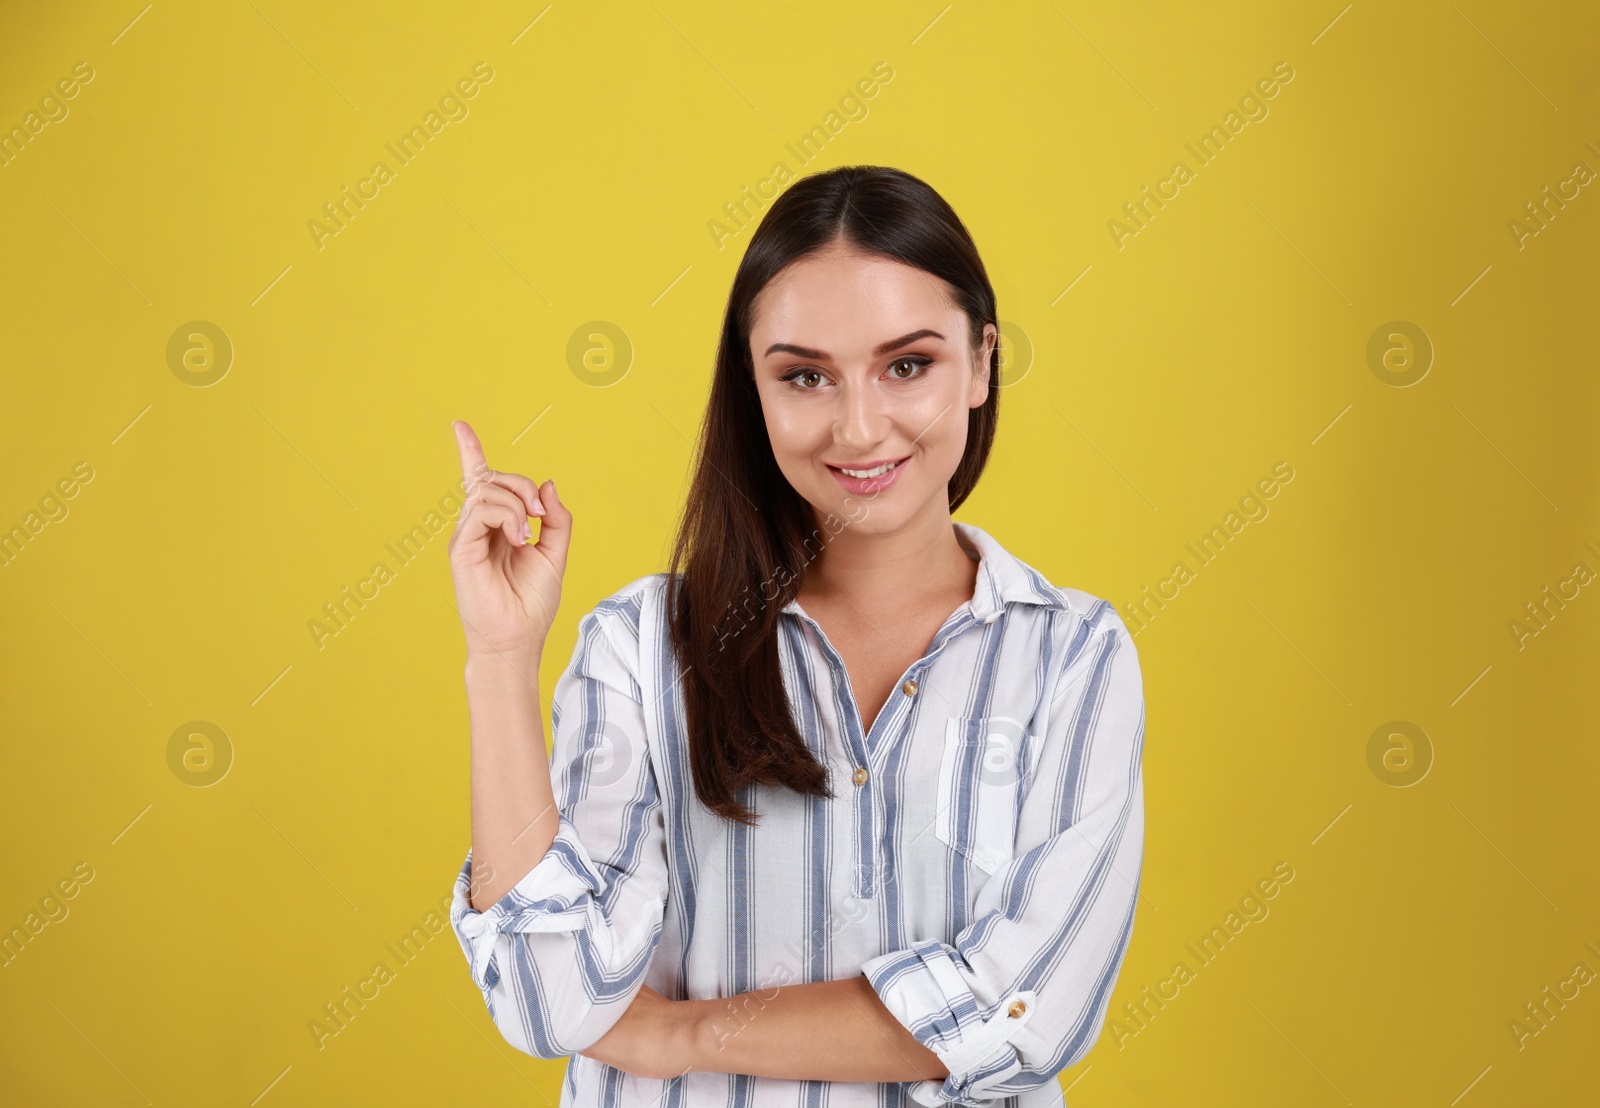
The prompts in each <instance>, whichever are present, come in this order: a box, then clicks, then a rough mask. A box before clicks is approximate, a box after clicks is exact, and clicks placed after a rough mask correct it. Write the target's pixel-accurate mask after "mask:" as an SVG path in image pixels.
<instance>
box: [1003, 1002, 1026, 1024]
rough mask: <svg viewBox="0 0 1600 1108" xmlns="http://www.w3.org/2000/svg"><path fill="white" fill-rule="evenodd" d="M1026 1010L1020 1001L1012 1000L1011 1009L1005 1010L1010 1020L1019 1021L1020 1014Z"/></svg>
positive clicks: (1024, 1004)
mask: <svg viewBox="0 0 1600 1108" xmlns="http://www.w3.org/2000/svg"><path fill="white" fill-rule="evenodd" d="M1027 1010H1028V1005H1027V1004H1026V1003H1024V1002H1023V1001H1020V1000H1013V1001H1012V1002H1011V1007H1010V1008H1007V1009H1006V1015H1008V1016H1010V1017H1011V1018H1012V1019H1014V1020H1015V1019H1021V1018H1022V1014H1023V1013H1024V1012H1026V1011H1027Z"/></svg>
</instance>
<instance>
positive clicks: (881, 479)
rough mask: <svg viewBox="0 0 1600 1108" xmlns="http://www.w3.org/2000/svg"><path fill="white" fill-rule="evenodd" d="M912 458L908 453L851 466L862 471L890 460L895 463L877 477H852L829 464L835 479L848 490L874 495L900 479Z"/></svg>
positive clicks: (861, 494) (874, 467)
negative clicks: (898, 456)
mask: <svg viewBox="0 0 1600 1108" xmlns="http://www.w3.org/2000/svg"><path fill="white" fill-rule="evenodd" d="M910 459H911V456H910V455H909V454H907V455H905V456H903V457H900V458H880V459H878V460H877V461H874V462H868V463H866V464H864V465H852V466H851V467H850V468H851V469H854V470H857V471H861V470H870V469H876V468H877V467H879V466H881V465H886V464H888V463H890V462H894V463H895V466H894V468H893V469H891V470H889V471H887V472H886V473H881V474H879V475H878V476H876V477H852V476H850V475H849V474H848V473H845V472H844V471H843V470H842V469H841V468H840V467H838V466H836V465H828V471H829V472H830V473H832V474H833V479H834V480H835V481H838V482H839V484H840V485H842V486H843V487H844V488H845V490H846V491H847V492H852V493H855V494H856V495H858V496H873V495H876V494H877V493H880V492H882V491H883V490H885V489H887V488H889V487H890V486H891V485H893V484H894V483H895V482H896V481H898V480H899V479H900V474H901V472H902V471H904V469H905V468H906V463H907V462H908V461H910ZM824 464H827V463H824Z"/></svg>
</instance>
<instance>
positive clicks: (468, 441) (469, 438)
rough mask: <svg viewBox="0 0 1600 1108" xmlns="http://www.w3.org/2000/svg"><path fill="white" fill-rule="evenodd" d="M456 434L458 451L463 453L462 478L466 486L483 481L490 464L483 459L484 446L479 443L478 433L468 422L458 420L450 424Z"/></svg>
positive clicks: (469, 486)
mask: <svg viewBox="0 0 1600 1108" xmlns="http://www.w3.org/2000/svg"><path fill="white" fill-rule="evenodd" d="M450 426H451V427H453V428H455V432H456V449H457V450H459V451H460V452H461V477H462V479H463V480H464V481H465V483H466V486H467V487H468V488H471V487H472V486H473V484H474V483H475V482H477V481H479V480H482V477H483V474H484V473H485V472H486V471H487V470H488V468H489V463H488V462H486V461H484V458H483V444H482V443H480V442H479V441H478V436H477V433H476V432H474V431H473V429H472V425H471V424H470V423H468V422H467V421H466V420H463V419H458V420H455V421H454V422H452V423H451V424H450Z"/></svg>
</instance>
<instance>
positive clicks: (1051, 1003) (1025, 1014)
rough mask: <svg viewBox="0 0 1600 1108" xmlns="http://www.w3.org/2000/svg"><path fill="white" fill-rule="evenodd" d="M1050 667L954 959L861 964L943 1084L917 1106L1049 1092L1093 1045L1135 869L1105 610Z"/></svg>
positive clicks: (1125, 710)
mask: <svg viewBox="0 0 1600 1108" xmlns="http://www.w3.org/2000/svg"><path fill="white" fill-rule="evenodd" d="M1085 627H1086V629H1087V632H1086V634H1085V637H1084V639H1083V641H1081V643H1078V642H1075V643H1074V644H1073V645H1072V646H1071V647H1069V648H1068V649H1067V650H1064V651H1063V652H1062V655H1063V657H1064V658H1065V661H1064V663H1063V666H1062V669H1061V670H1060V672H1059V674H1058V676H1057V678H1056V681H1055V685H1054V690H1053V692H1052V694H1051V696H1050V699H1049V705H1050V707H1049V712H1048V716H1047V719H1046V720H1045V721H1044V722H1042V723H1041V724H1040V725H1039V726H1040V727H1041V728H1042V729H1043V741H1042V742H1041V744H1040V746H1039V750H1038V756H1037V758H1036V760H1035V762H1034V768H1033V772H1032V774H1031V780H1030V781H1029V783H1028V785H1027V792H1026V795H1025V796H1024V798H1023V800H1022V804H1021V809H1020V812H1019V816H1018V823H1017V842H1016V847H1015V853H1014V854H1013V856H1012V858H1011V860H1010V861H1009V862H1008V863H1006V864H1005V865H1004V866H1002V867H1000V868H998V869H997V870H996V871H995V873H994V874H993V875H992V876H990V877H989V878H988V879H987V880H986V881H985V883H984V885H983V887H982V888H981V889H980V890H979V891H978V894H977V899H976V903H975V906H974V910H973V920H972V923H971V924H970V925H969V926H968V927H966V928H964V929H963V930H962V931H961V932H960V933H959V934H958V935H957V936H956V938H955V942H954V943H945V942H941V941H937V940H924V941H921V942H917V943H915V944H913V945H912V946H911V947H909V948H908V949H905V950H899V951H895V952H892V953H888V954H884V955H881V956H879V957H876V958H872V959H870V960H868V961H867V962H866V963H864V965H863V967H862V972H863V973H864V974H866V976H867V978H868V980H869V981H870V982H871V984H872V987H873V989H874V990H875V991H876V992H877V993H878V995H879V997H880V998H881V999H882V1000H883V1002H884V1004H885V1006H886V1007H888V1009H889V1010H890V1011H891V1012H892V1013H893V1014H894V1015H895V1017H896V1018H897V1019H899V1020H900V1021H901V1022H902V1023H904V1024H905V1025H906V1027H907V1028H908V1029H909V1030H910V1031H911V1033H912V1034H913V1035H914V1036H915V1037H916V1039H917V1041H918V1042H920V1043H922V1044H923V1045H924V1046H926V1047H928V1049H930V1050H932V1051H933V1052H934V1053H935V1054H937V1055H938V1056H939V1058H940V1060H941V1061H943V1062H944V1064H945V1067H946V1069H947V1070H948V1071H949V1076H948V1077H947V1078H945V1079H944V1080H943V1081H942V1082H941V1081H921V1082H917V1083H915V1084H913V1085H912V1087H911V1090H910V1092H911V1095H912V1097H913V1098H914V1099H916V1100H917V1101H918V1102H920V1103H922V1104H926V1105H946V1104H954V1105H972V1106H976V1105H982V1104H985V1103H986V1102H988V1101H992V1100H997V1099H1000V1098H1004V1097H1007V1096H1011V1095H1014V1094H1017V1093H1021V1092H1025V1091H1027V1090H1029V1089H1034V1088H1038V1087H1040V1086H1043V1085H1045V1084H1046V1083H1047V1082H1053V1081H1055V1080H1056V1079H1057V1075H1058V1074H1059V1073H1060V1072H1061V1071H1062V1070H1063V1069H1065V1068H1066V1067H1067V1066H1070V1065H1072V1064H1073V1063H1075V1062H1077V1061H1078V1060H1079V1059H1081V1058H1082V1057H1083V1056H1084V1055H1085V1054H1087V1053H1088V1051H1089V1048H1090V1047H1092V1046H1093V1045H1094V1043H1095V1040H1096V1039H1097V1038H1098V1037H1099V1034H1100V1029H1101V1026H1102V1025H1103V1024H1104V1022H1105V1016H1106V1009H1107V1007H1108V1006H1109V1004H1110V997H1111V987H1112V984H1113V982H1114V981H1115V980H1116V976H1117V972H1118V970H1119V969H1120V968H1121V966H1122V959H1123V955H1124V954H1125V953H1126V951H1127V947H1128V941H1129V938H1130V936H1131V935H1132V931H1133V916H1134V905H1135V902H1136V901H1137V899H1138V893H1139V879H1140V866H1141V863H1142V861H1143V854H1144V790H1143V774H1142V768H1141V761H1142V749H1143V744H1144V691H1143V681H1142V677H1141V674H1140V669H1139V659H1138V654H1137V652H1136V651H1135V649H1134V645H1133V638H1132V636H1131V635H1129V634H1128V631H1127V628H1126V626H1125V625H1124V624H1123V622H1122V620H1121V619H1120V618H1119V617H1118V616H1117V615H1116V613H1115V610H1114V609H1112V608H1111V607H1110V605H1105V606H1104V607H1103V608H1101V609H1100V610H1099V612H1098V613H1097V618H1096V620H1095V622H1094V623H1092V624H1085Z"/></svg>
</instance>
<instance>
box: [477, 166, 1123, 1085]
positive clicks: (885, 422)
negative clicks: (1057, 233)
mask: <svg viewBox="0 0 1600 1108" xmlns="http://www.w3.org/2000/svg"><path fill="white" fill-rule="evenodd" d="M997 338H998V332H997V316H996V314H995V298H994V291H993V289H992V288H991V286H990V284H989V280H988V277H987V275H986V273H985V271H984V268H983V264H982V262H981V260H980V259H979V257H978V253H977V250H976V248H975V247H974V245H973V243H972V240H971V238H970V237H969V235H968V233H967V231H966V228H965V227H964V226H963V225H962V223H961V222H960V220H959V219H958V218H957V217H956V215H955V213H954V212H953V211H951V209H950V207H949V206H948V205H947V204H946V203H945V202H944V200H943V199H942V198H941V197H940V196H939V195H938V194H937V193H935V192H934V191H933V190H932V189H931V188H929V187H928V186H927V185H926V184H924V183H923V182H921V181H920V180H918V179H916V178H914V177H912V176H910V175H908V174H905V173H903V172H900V171H898V170H893V169H885V168H877V167H861V166H849V167H844V168H840V169H835V170H831V171H829V172H826V173H820V174H817V175H815V176H811V177H807V178H803V179H801V180H799V181H798V182H796V183H795V184H794V185H793V186H791V187H790V188H789V189H788V191H786V192H785V193H784V194H783V195H781V196H780V197H779V198H778V199H777V200H776V202H775V203H774V204H773V205H772V207H771V208H770V209H769V210H768V211H767V213H766V215H765V216H764V218H763V219H762V222H761V225H760V227H759V229H758V230H757V231H756V232H755V234H754V235H753V236H752V238H751V241H750V245H749V248H748V251H747V253H746V254H745V256H744V258H743V260H742V261H741V263H740V265H739V269H738V272H737V274H736V275H735V277H734V282H733V289H732V293H731V295H730V297H729V301H728V309H727V313H726V316H725V319H724V323H723V330H722V339H721V344H720V347H719V349H718V353H717V364H716V370H715V376H714V378H713V381H712V385H711V394H710V400H709V405H708V411H707V413H706V418H705V421H704V427H703V430H702V435H701V442H700V449H699V452H698V458H697V461H696V469H695V473H694V478H693V483H692V486H691V489H690V492H689V497H688V504H687V507H686V510H685V512H684V517H683V523H682V527H681V530H680V532H679V535H678V542H677V547H676V550H675V552H674V555H673V559H672V568H671V570H670V571H669V572H667V573H657V574H652V575H650V576H647V577H642V578H639V579H638V580H636V581H634V582H633V583H631V584H629V585H628V586H627V587H626V588H624V589H622V590H621V591H620V592H617V593H616V594H614V595H613V596H611V597H609V598H608V599H606V600H605V601H603V602H602V603H600V604H599V605H598V606H596V608H595V609H594V611H593V612H591V613H590V614H588V615H586V616H585V617H584V618H583V619H582V621H581V622H580V624H579V628H578V642H577V646H576V648H575V650H574V653H573V657H572V661H571V664H570V665H569V667H568V668H567V670H566V672H565V673H564V674H563V675H562V677H561V678H560V680H559V681H558V682H557V684H556V688H555V695H554V697H553V702H552V709H551V714H552V726H553V727H554V730H555V737H554V742H553V755H552V761H551V763H550V764H548V765H547V764H546V761H545V744H544V732H543V725H542V722H541V702H540V696H539V689H538V674H539V659H540V655H541V652H542V649H543V646H544V643H545V638H546V635H547V633H548V631H549V628H550V625H551V621H552V620H553V619H554V616H555V613H556V607H557V603H558V601H559V599H560V588H561V578H562V574H563V571H564V569H565V564H566V554H567V549H568V542H569V539H570V535H571V526H572V516H571V513H570V512H568V510H567V508H566V507H565V506H564V505H563V504H562V502H561V500H560V498H559V496H558V495H557V493H556V487H555V482H554V481H553V480H549V481H546V482H544V483H543V484H542V485H535V484H534V482H533V481H531V480H529V479H528V478H526V477H523V476H519V475H516V474H509V473H501V472H498V471H495V470H490V469H488V467H487V465H486V464H485V462H484V458H483V454H482V450H481V448H480V446H479V444H478V440H477V438H476V437H475V436H474V435H473V433H472V430H471V428H470V427H468V426H467V425H466V424H464V423H463V424H457V425H456V434H457V441H458V445H459V447H460V453H461V461H462V468H463V472H464V474H465V475H466V477H467V479H468V480H469V481H472V482H474V483H475V485H476V489H475V492H474V495H473V496H472V497H471V500H470V502H469V503H468V505H467V507H466V508H464V509H463V511H462V514H461V517H460V520H459V522H458V525H457V528H456V532H455V535H454V537H453V538H452V539H451V543H450V552H451V567H452V572H453V575H454V580H455V589H456V595H457V599H458V601H459V610H460V613H461V618H462V623H463V626H464V629H465V631H466V635H467V644H468V651H467V663H466V685H467V700H468V704H469V708H470V711H471V743H472V849H471V850H470V851H469V852H468V854H467V859H466V863H465V864H464V865H463V866H462V868H461V872H460V874H459V876H458V877H457V880H456V884H455V902H454V906H453V908H452V911H451V924H452V926H453V927H454V929H455V932H456V934H457V937H458V938H459V939H460V941H461V945H462V949H463V951H465V953H466V955H467V959H468V961H469V963H470V965H471V971H472V976H473V980H474V981H476V982H477V984H478V985H479V987H480V988H481V989H482V990H483V994H484V999H485V1002H486V1003H487V1005H488V1007H489V1010H490V1012H491V1014H492V1016H493V1019H494V1021H495V1023H496V1025H497V1026H498V1027H499V1029H500V1031H501V1033H502V1034H503V1035H504V1036H505V1037H506V1039H507V1040H508V1041H509V1042H510V1043H511V1044H512V1045H514V1046H515V1047H517V1049H519V1050H522V1051H524V1052H526V1053H529V1054H532V1055H534V1056H537V1057H541V1058H558V1057H562V1056H566V1055H575V1056H574V1057H572V1058H571V1061H570V1062H569V1064H568V1067H567V1074H566V1082H565V1085H564V1089H563V1093H562V1099H561V1103H562V1105H563V1108H570V1106H598V1105H639V1106H646V1105H649V1106H654V1105H662V1106H663V1108H665V1106H673V1105H689V1106H693V1108H701V1106H704V1105H723V1104H726V1105H730V1106H732V1105H741V1106H742V1105H749V1106H754V1108H764V1106H775V1105H802V1104H807V1105H809V1104H819V1105H820V1104H824V1103H826V1104H827V1105H829V1106H831V1108H843V1106H853V1105H869V1104H870V1105H874V1106H882V1105H889V1104H906V1103H909V1102H910V1101H912V1100H914V1101H916V1102H918V1103H922V1104H929V1105H932V1104H959V1105H976V1104H981V1103H985V1102H988V1101H994V1100H999V1101H1002V1102H1003V1103H1005V1104H1007V1105H1029V1106H1031V1105H1044V1104H1059V1103H1060V1102H1061V1091H1060V1085H1059V1082H1058V1081H1057V1078H1056V1075H1057V1074H1058V1073H1059V1072H1060V1071H1061V1070H1062V1069H1063V1068H1064V1067H1066V1066H1068V1065H1071V1064H1072V1063H1073V1062H1075V1061H1077V1060H1078V1059H1079V1058H1081V1057H1082V1056H1083V1055H1084V1054H1085V1053H1086V1052H1087V1051H1088V1050H1089V1048H1090V1047H1091V1046H1092V1045H1093V1044H1094V1041H1095V1039H1096V1037H1097V1036H1098V1034H1099V1031H1100V1027H1101V1024H1102V1022H1103V1021H1104V1018H1105V1012H1106V1007H1107V1005H1108V1003H1109V998H1110V993H1111V986H1112V983H1113V981H1114V980H1115V978H1116V974H1117V971H1118V969H1119V968H1120V966H1121V964H1122V958H1123V954H1124V952H1125V950H1126V948H1127V943H1128V938H1129V935H1130V933H1131V930H1132V926H1133V910H1134V903H1135V900H1136V898H1137V895H1138V879H1139V870H1140V862H1141V858H1142V851H1143V826H1144V822H1143V786H1142V777H1141V770H1140V765H1141V762H1140V753H1141V748H1142V744H1143V735H1144V701H1143V695H1142V687H1141V678H1140V670H1139V663H1138V658H1137V655H1136V653H1135V650H1134V646H1133V641H1132V639H1131V637H1130V636H1129V634H1128V631H1127V629H1126V628H1125V627H1124V625H1123V623H1122V621H1121V619H1120V618H1119V617H1118V616H1117V613H1116V611H1115V610H1114V609H1113V608H1112V606H1111V605H1110V604H1108V603H1106V602H1105V601H1103V600H1099V599H1097V598H1096V597H1094V596H1091V595H1089V594H1088V593H1085V592H1082V591H1080V590H1077V589H1071V588H1057V587H1054V586H1052V585H1051V584H1050V583H1049V582H1048V581H1047V580H1046V579H1045V578H1044V577H1043V576H1041V575H1040V574H1039V573H1038V572H1036V571H1035V570H1033V569H1032V568H1030V567H1029V566H1028V565H1026V564H1025V563H1023V562H1021V561H1020V560H1018V559H1017V558H1015V557H1013V556H1012V555H1011V554H1009V553H1008V552H1007V551H1006V550H1005V549H1003V548H1002V547H1001V546H1000V544H999V543H998V542H997V541H996V540H995V539H994V538H992V537H991V536H990V535H988V534H987V533H986V532H985V531H983V530H981V529H979V528H978V527H976V526H974V525H971V524H966V523H954V522H953V521H952V519H951V514H950V513H951V512H952V511H953V510H954V509H955V508H956V507H958V506H959V505H960V504H961V503H962V501H964V500H965V499H966V497H967V495H968V493H970V492H971V490H972V488H973V486H974V485H975V484H976V483H977V480H978V476H979V474H980V473H981V472H982V470H983V466H984V463H985V461H986V460H987V457H988V454H989V448H990V445H991V443H992V442H993V438H994V432H995V425H996V415H997V410H998V403H999V393H998V391H997V389H996V388H995V387H994V386H995V384H996V381H995V378H996V375H997V373H998V370H999V362H1000V359H999V351H998V349H997V347H996V341H997ZM530 515H532V516H535V517H538V518H539V519H540V531H539V540H538V542H537V543H536V544H530V543H528V541H527V540H528V539H529V538H531V532H530V529H529V522H528V518H527V517H528V516H530ZM679 565H683V566H684V570H683V571H682V572H681V573H680V571H679V570H678V566H679ZM552 779H553V780H552ZM825 1086H826V1087H825Z"/></svg>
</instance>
